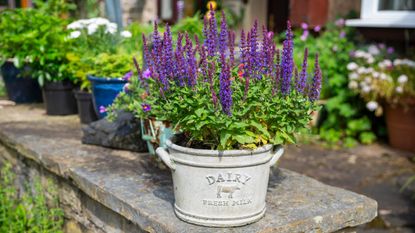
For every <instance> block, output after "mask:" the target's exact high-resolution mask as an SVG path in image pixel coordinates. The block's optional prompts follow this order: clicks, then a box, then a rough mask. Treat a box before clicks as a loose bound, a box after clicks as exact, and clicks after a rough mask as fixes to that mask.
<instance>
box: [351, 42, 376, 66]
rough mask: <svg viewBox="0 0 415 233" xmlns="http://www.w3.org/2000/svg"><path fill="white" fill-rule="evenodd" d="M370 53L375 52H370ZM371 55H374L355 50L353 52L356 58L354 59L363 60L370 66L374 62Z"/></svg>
mask: <svg viewBox="0 0 415 233" xmlns="http://www.w3.org/2000/svg"><path fill="white" fill-rule="evenodd" d="M375 47H376V46H375ZM376 49H377V47H376ZM378 51H379V50H378ZM372 52H375V51H372ZM377 54H379V52H377ZM373 55H375V54H373V53H370V52H365V51H363V50H356V51H355V52H354V55H353V56H354V57H356V58H363V59H365V60H366V62H367V63H369V64H372V63H373V62H375V58H374V57H373Z"/></svg>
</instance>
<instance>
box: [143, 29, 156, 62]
mask: <svg viewBox="0 0 415 233" xmlns="http://www.w3.org/2000/svg"><path fill="white" fill-rule="evenodd" d="M142 38H143V47H144V64H145V66H146V67H149V68H150V69H153V66H154V64H153V59H152V57H151V54H150V53H149V51H148V45H147V38H146V36H145V35H144V33H143V34H142Z"/></svg>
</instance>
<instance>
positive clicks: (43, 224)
mask: <svg viewBox="0 0 415 233" xmlns="http://www.w3.org/2000/svg"><path fill="white" fill-rule="evenodd" d="M0 174H1V175H0V232H8V233H15V232H16V233H17V232H19V233H20V232H31V233H38V232H39V233H59V232H63V230H62V227H63V211H62V209H60V208H50V207H48V205H47V201H46V198H45V195H44V194H43V192H44V189H43V187H42V186H41V184H40V181H39V180H36V181H35V182H34V190H33V192H31V191H30V190H31V189H30V188H28V189H27V192H26V193H24V194H21V193H19V192H18V190H17V189H16V188H15V185H14V181H15V175H14V174H13V172H12V170H11V165H10V164H6V165H5V166H4V167H3V168H2V169H1V171H0ZM50 187H51V186H49V188H48V191H51V192H53V190H52V188H50ZM53 201H54V203H53V205H54V206H58V198H57V196H56V195H54V198H53Z"/></svg>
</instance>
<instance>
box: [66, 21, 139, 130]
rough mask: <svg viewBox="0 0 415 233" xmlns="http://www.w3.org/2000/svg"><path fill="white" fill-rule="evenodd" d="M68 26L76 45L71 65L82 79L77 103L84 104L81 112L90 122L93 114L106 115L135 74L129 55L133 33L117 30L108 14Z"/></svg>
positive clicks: (75, 73)
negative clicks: (133, 73)
mask: <svg viewBox="0 0 415 233" xmlns="http://www.w3.org/2000/svg"><path fill="white" fill-rule="evenodd" d="M67 29H68V30H69V31H70V36H69V38H70V41H71V42H72V43H73V45H74V49H73V51H72V52H71V53H69V54H68V57H69V60H70V63H69V67H70V68H69V69H70V70H71V72H72V74H73V75H74V76H75V77H76V78H78V80H79V81H80V83H81V88H80V90H79V91H77V92H76V96H77V97H78V98H77V100H78V106H79V107H82V109H81V111H80V115H79V116H80V119H81V122H82V123H89V122H91V121H93V120H95V117H94V116H98V117H99V118H103V117H105V116H106V108H107V107H108V106H109V105H110V104H111V103H112V102H113V100H114V98H115V97H116V96H117V94H118V93H119V92H120V91H121V90H122V89H123V87H124V85H125V84H126V83H127V80H128V79H129V76H131V75H132V73H131V72H130V71H131V63H132V62H131V59H130V57H131V56H129V55H128V54H129V51H128V50H131V49H132V48H134V46H133V43H132V40H131V39H129V38H131V36H132V34H131V33H130V32H129V31H121V32H118V28H117V25H116V24H115V23H112V22H110V21H109V20H107V19H105V18H91V19H81V20H77V21H74V22H72V23H71V24H69V25H68V26H67ZM91 92H92V93H91ZM88 93H91V94H92V95H89V94H88ZM91 100H92V102H91ZM91 106H93V107H94V108H93V109H94V111H93V112H91Z"/></svg>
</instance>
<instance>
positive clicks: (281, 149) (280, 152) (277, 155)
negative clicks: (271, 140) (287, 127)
mask: <svg viewBox="0 0 415 233" xmlns="http://www.w3.org/2000/svg"><path fill="white" fill-rule="evenodd" d="M283 154H284V147H282V146H278V147H277V148H276V149H275V151H274V155H273V156H272V159H271V160H270V161H269V166H270V167H272V166H273V165H274V164H275V163H276V162H277V161H278V160H279V159H280V158H281V156H282V155H283Z"/></svg>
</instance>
